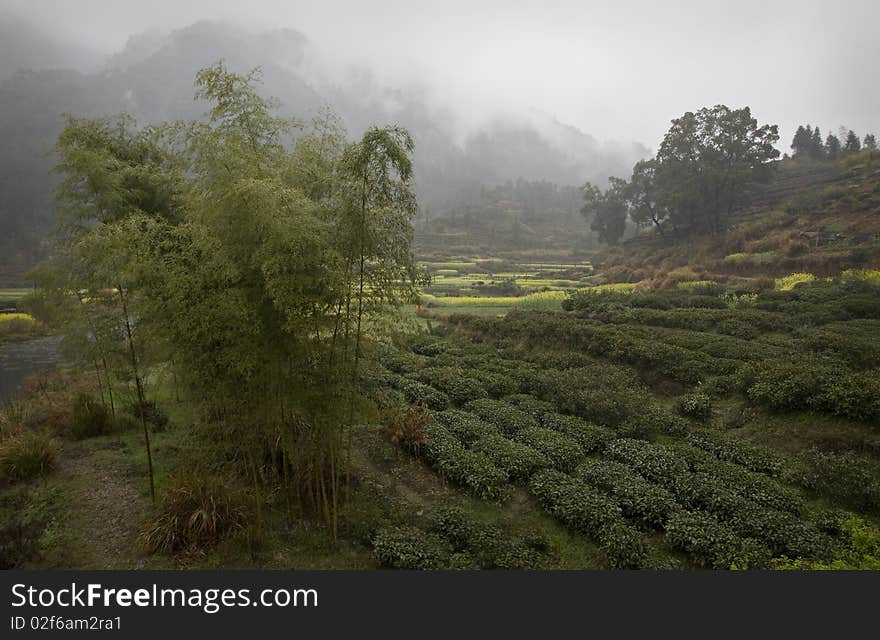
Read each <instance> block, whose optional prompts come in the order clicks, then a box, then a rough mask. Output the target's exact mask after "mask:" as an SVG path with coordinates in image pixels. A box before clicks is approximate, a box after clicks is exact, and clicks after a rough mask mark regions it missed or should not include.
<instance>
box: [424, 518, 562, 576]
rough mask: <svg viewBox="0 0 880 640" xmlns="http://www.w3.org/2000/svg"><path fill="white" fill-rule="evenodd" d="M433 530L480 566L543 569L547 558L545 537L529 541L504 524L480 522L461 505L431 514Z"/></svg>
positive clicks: (482, 567) (453, 547) (454, 548)
mask: <svg viewBox="0 0 880 640" xmlns="http://www.w3.org/2000/svg"><path fill="white" fill-rule="evenodd" d="M431 521H432V522H431V527H430V528H431V531H432V532H433V533H435V534H437V535H439V536H441V537H443V538H444V539H445V540H446V541H447V542H448V543H449V544H450V545H451V547H452V549H453V551H455V552H458V553H462V554H467V556H469V557H471V558H473V560H474V563H475V565H476V568H479V569H539V568H541V567H542V566H543V565H544V564H545V563H546V560H547V554H546V550H547V548H548V545H547V543H546V541H543V540H531V541H525V540H522V539H519V538H516V537H514V536H512V535H510V534H508V533H507V532H505V531H504V530H503V529H502V528H501V527H500V526H498V525H494V524H486V523H483V522H479V521H478V520H476V519H475V518H473V517H472V516H470V515H468V514H467V513H465V512H464V511H462V510H461V509H458V508H455V507H447V508H441V509H438V510H437V511H435V512H434V513H433V514H432V515H431Z"/></svg>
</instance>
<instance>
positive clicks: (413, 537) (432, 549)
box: [373, 527, 452, 571]
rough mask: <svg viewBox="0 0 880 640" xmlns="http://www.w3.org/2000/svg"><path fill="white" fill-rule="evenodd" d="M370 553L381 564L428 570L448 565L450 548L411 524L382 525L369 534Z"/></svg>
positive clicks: (393, 567)
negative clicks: (371, 547)
mask: <svg viewBox="0 0 880 640" xmlns="http://www.w3.org/2000/svg"><path fill="white" fill-rule="evenodd" d="M373 553H374V555H375V556H376V559H377V560H378V561H379V563H380V564H382V566H385V567H390V568H392V569H411V570H422V571H431V570H438V569H445V568H447V567H448V565H449V563H450V560H451V556H452V550H451V548H450V546H449V544H448V543H447V542H446V541H445V540H443V539H442V538H440V537H439V536H437V535H434V534H432V533H428V532H426V531H422V530H421V529H417V528H415V527H385V528H382V529H380V530H379V531H378V532H377V533H376V535H375V537H374V538H373Z"/></svg>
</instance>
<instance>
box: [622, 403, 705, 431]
mask: <svg viewBox="0 0 880 640" xmlns="http://www.w3.org/2000/svg"><path fill="white" fill-rule="evenodd" d="M688 427H689V424H688V421H687V420H684V419H683V418H681V417H680V416H677V415H675V414H674V413H672V412H671V411H668V410H666V409H664V408H662V407H659V406H657V405H655V404H653V403H646V404H645V405H644V406H643V408H642V410H641V411H640V412H638V413H636V414H635V415H633V416H631V417H630V418H627V419H626V420H624V421H623V422H622V423H621V424H620V425H618V427H617V432H618V434H619V435H620V437H626V438H636V439H641V440H644V439H646V438H648V437H649V436H651V435H654V434H659V433H665V434H667V435H671V436H681V435H684V433H686V432H687V430H688Z"/></svg>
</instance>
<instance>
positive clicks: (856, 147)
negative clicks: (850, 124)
mask: <svg viewBox="0 0 880 640" xmlns="http://www.w3.org/2000/svg"><path fill="white" fill-rule="evenodd" d="M843 150H844V151H846V152H847V153H856V152H858V151H861V150H862V143H861V142H859V137H858V136H857V135H856V134H855V132H854V131H853V130H852V129H850V130H849V132H848V133H847V134H846V143H845V144H844V145H843Z"/></svg>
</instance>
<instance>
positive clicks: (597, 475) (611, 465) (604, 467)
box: [576, 458, 680, 529]
mask: <svg viewBox="0 0 880 640" xmlns="http://www.w3.org/2000/svg"><path fill="white" fill-rule="evenodd" d="M576 475H577V477H578V478H580V479H581V480H583V481H585V482H586V483H587V484H590V485H592V486H594V487H596V488H598V489H601V490H602V491H605V492H607V493H608V494H610V495H611V497H612V498H614V501H615V502H616V503H617V504H618V505H619V506H620V508H621V509H622V510H623V513H624V515H626V516H627V517H628V518H633V519H634V520H637V521H639V522H641V523H642V524H644V525H645V526H648V527H651V528H655V529H662V528H663V526H664V524H665V523H666V521H667V520H668V519H669V516H670V515H671V514H673V513H675V512H676V511H678V510H679V509H680V507H679V505H678V503H677V502H676V501H675V498H674V497H673V496H672V494H671V493H670V492H668V491H667V490H666V489H663V488H662V487H660V486H658V485H656V484H653V483H651V482H648V481H647V480H645V479H644V478H643V477H642V476H640V475H639V474H638V473H636V472H635V471H633V470H632V469H630V468H629V467H627V466H626V465H624V464H621V463H619V462H614V461H612V460H600V459H596V458H590V459H588V460H586V461H584V462H583V464H581V465H580V466H579V467H578V468H577V473H576Z"/></svg>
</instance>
